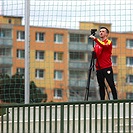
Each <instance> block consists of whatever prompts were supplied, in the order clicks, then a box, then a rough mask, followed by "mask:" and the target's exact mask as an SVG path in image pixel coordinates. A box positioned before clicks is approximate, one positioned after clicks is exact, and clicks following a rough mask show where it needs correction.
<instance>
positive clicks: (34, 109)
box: [33, 106, 36, 133]
mask: <svg viewBox="0 0 133 133" xmlns="http://www.w3.org/2000/svg"><path fill="white" fill-rule="evenodd" d="M35 123H36V106H34V108H33V133H36V131H35V130H36V128H35V127H36V124H35Z"/></svg>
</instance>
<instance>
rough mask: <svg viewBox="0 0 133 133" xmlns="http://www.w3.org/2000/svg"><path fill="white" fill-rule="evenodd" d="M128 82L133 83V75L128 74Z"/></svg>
mask: <svg viewBox="0 0 133 133" xmlns="http://www.w3.org/2000/svg"><path fill="white" fill-rule="evenodd" d="M126 82H127V83H130V84H133V75H127V77H126Z"/></svg>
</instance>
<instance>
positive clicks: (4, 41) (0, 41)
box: [0, 38, 12, 47]
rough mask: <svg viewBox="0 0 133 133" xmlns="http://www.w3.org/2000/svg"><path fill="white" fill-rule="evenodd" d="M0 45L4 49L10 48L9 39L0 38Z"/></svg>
mask: <svg viewBox="0 0 133 133" xmlns="http://www.w3.org/2000/svg"><path fill="white" fill-rule="evenodd" d="M0 45H1V46H4V47H12V39H11V38H0Z"/></svg>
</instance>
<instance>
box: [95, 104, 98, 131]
mask: <svg viewBox="0 0 133 133" xmlns="http://www.w3.org/2000/svg"><path fill="white" fill-rule="evenodd" d="M97 132H98V131H97V103H96V104H95V133H97Z"/></svg>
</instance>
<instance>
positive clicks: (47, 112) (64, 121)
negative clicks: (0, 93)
mask: <svg viewBox="0 0 133 133" xmlns="http://www.w3.org/2000/svg"><path fill="white" fill-rule="evenodd" d="M0 109H1V110H3V112H4V113H3V115H2V114H1V117H0V119H1V120H0V132H1V133H132V132H133V115H132V112H133V101H132V100H107V101H104V100H101V101H83V102H79V101H78V102H65V103H40V104H39V103H37V104H6V105H1V106H0Z"/></svg>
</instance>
